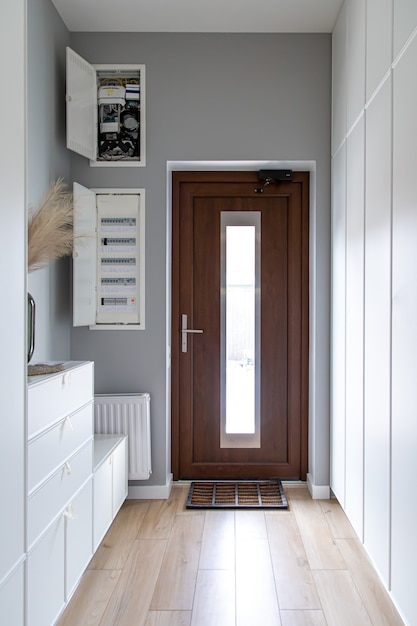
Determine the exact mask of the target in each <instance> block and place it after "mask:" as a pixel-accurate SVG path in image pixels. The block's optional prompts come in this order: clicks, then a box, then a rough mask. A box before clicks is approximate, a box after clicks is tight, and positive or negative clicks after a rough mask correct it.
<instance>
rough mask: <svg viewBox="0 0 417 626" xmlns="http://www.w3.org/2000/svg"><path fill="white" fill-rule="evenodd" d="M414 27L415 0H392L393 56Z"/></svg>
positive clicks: (416, 10)
mask: <svg viewBox="0 0 417 626" xmlns="http://www.w3.org/2000/svg"><path fill="white" fill-rule="evenodd" d="M416 27H417V2H416V0H394V58H395V57H396V56H397V54H398V53H399V52H400V50H401V48H402V47H403V45H404V44H405V42H406V41H407V39H408V38H409V37H410V35H411V34H412V32H413V30H414V29H415V28H416Z"/></svg>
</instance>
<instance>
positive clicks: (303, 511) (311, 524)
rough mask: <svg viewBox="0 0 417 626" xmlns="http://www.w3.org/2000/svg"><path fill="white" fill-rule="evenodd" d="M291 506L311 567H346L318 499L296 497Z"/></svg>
mask: <svg viewBox="0 0 417 626" xmlns="http://www.w3.org/2000/svg"><path fill="white" fill-rule="evenodd" d="M291 506H292V510H293V511H294V514H295V517H296V520H297V524H298V527H299V529H300V532H301V536H302V539H303V543H304V547H305V550H306V553H307V558H308V561H309V564H310V567H311V569H312V570H314V569H346V563H345V561H344V560H343V557H342V555H341V554H340V552H339V549H338V547H337V546H336V543H335V541H334V539H333V537H332V535H331V533H330V530H329V526H328V524H327V522H326V520H325V519H324V515H323V511H322V510H321V507H320V504H319V503H318V502H317V500H311V499H310V500H309V499H305V500H301V499H296V500H293V501H292V505H291Z"/></svg>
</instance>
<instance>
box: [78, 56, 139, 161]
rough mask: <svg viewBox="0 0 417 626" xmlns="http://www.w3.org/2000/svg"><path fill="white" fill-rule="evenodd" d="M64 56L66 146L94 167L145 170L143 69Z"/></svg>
mask: <svg viewBox="0 0 417 626" xmlns="http://www.w3.org/2000/svg"><path fill="white" fill-rule="evenodd" d="M66 56H67V58H66V62H67V79H66V123H67V124H66V125H67V148H69V149H70V150H73V151H74V152H77V153H78V154H81V155H82V156H84V157H87V158H88V159H90V165H93V166H123V167H126V166H144V165H145V66H144V65H133V64H127V65H108V64H106V65H91V64H90V63H88V62H87V61H86V60H85V59H83V58H82V57H81V56H80V55H79V54H77V53H76V52H74V51H73V50H71V48H67V53H66Z"/></svg>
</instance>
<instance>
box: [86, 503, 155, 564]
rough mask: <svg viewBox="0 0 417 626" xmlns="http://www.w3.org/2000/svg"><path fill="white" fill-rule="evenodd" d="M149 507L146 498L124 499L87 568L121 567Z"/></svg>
mask: <svg viewBox="0 0 417 626" xmlns="http://www.w3.org/2000/svg"><path fill="white" fill-rule="evenodd" d="M148 509H149V502H148V501H147V500H126V501H125V502H124V504H123V506H122V508H121V509H120V511H119V514H118V515H117V516H116V519H115V520H114V522H113V524H112V525H111V526H110V528H109V530H108V532H107V534H106V536H105V537H104V539H103V541H102V542H101V544H100V546H99V547H98V549H97V551H96V553H95V555H94V557H93V558H92V560H91V562H90V565H89V569H122V568H123V566H124V564H125V563H126V559H127V557H128V555H129V552H130V550H131V548H132V545H133V542H134V541H135V539H136V536H137V534H138V532H139V529H140V526H141V524H142V521H143V519H144V517H145V514H146V513H147V511H148Z"/></svg>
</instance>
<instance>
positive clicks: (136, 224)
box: [73, 183, 145, 329]
mask: <svg viewBox="0 0 417 626" xmlns="http://www.w3.org/2000/svg"><path fill="white" fill-rule="evenodd" d="M73 194H74V250H73V325H74V326H89V327H90V328H92V329H144V328H145V191H144V189H128V190H126V189H124V190H117V189H95V190H93V189H87V188H86V187H83V186H82V185H79V184H78V183H74V188H73Z"/></svg>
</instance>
